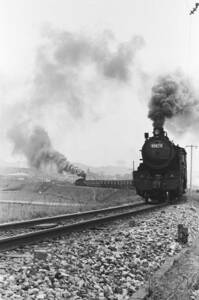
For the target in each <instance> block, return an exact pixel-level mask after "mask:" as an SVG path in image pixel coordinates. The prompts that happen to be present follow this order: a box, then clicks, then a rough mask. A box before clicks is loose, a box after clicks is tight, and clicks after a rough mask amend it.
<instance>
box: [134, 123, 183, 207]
mask: <svg viewBox="0 0 199 300" xmlns="http://www.w3.org/2000/svg"><path fill="white" fill-rule="evenodd" d="M141 153H142V159H141V160H142V163H140V165H139V167H138V169H137V171H134V172H133V178H134V186H135V189H136V192H137V194H138V195H140V196H141V197H143V198H144V199H145V201H146V202H149V201H156V202H157V201H164V200H169V201H172V200H174V199H175V198H177V197H180V196H181V195H182V194H183V193H185V191H186V188H187V163H186V151H185V149H184V148H181V147H179V146H178V145H175V144H174V143H173V142H172V141H171V140H169V138H168V136H167V133H166V132H165V131H164V130H163V128H161V127H160V128H154V130H153V136H151V137H149V134H148V133H145V142H144V145H143V147H142V150H141Z"/></svg>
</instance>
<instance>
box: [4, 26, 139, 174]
mask: <svg viewBox="0 0 199 300" xmlns="http://www.w3.org/2000/svg"><path fill="white" fill-rule="evenodd" d="M143 44H144V41H143V39H142V38H141V37H140V36H135V37H133V38H132V39H131V40H130V41H129V42H125V43H119V44H118V43H117V42H116V40H115V38H114V36H113V34H112V33H110V32H105V33H103V34H102V35H101V36H98V38H95V39H92V38H90V37H88V36H87V35H83V34H81V35H80V34H76V33H70V32H67V31H55V30H49V31H48V32H47V34H45V42H44V45H43V46H42V47H40V48H39V50H38V53H37V56H36V65H35V74H34V76H33V81H32V84H31V89H30V95H29V99H26V101H23V102H22V103H20V104H17V105H16V107H14V109H13V111H12V112H11V114H12V115H13V119H16V122H14V126H13V128H12V129H11V130H10V131H9V138H10V139H11V140H12V141H13V142H14V146H15V152H18V153H21V154H24V155H25V156H26V158H27V160H28V163H29V165H30V166H33V167H35V168H40V166H41V165H42V164H43V163H44V164H47V163H48V162H51V161H53V162H54V163H55V164H56V166H57V169H58V171H59V172H62V170H68V171H70V172H76V171H75V169H74V168H73V166H71V165H70V163H69V162H68V161H67V160H66V158H65V157H64V156H63V155H62V154H60V153H59V152H56V151H54V149H53V147H52V145H51V142H50V139H49V136H48V134H47V132H46V131H45V130H44V129H43V127H44V128H46V124H48V127H49V128H50V126H52V125H51V124H52V123H53V121H52V120H54V123H53V124H55V126H56V125H57V124H58V122H59V126H60V127H61V128H62V130H63V128H64V126H63V124H64V125H65V124H67V125H66V126H68V123H69V124H70V125H71V124H72V125H73V124H74V126H76V124H77V121H79V122H83V120H84V119H85V120H87V119H88V118H90V119H91V120H97V119H98V113H99V112H98V108H97V107H98V106H100V107H105V106H106V105H100V103H98V102H100V101H101V97H100V95H101V94H100V93H104V94H107V93H105V91H107V90H110V89H111V88H110V87H112V86H113V90H114V94H115V93H116V88H117V87H118V84H120V85H124V84H126V83H128V82H129V80H130V78H131V75H132V74H133V70H134V69H136V59H135V57H136V53H137V51H138V50H139V49H140V48H141V47H142V46H143ZM105 89H107V90H105ZM111 95H113V93H111ZM93 116H94V117H95V118H94V117H93ZM19 120H20V122H21V124H23V123H24V122H27V123H28V126H26V131H24V129H23V128H22V126H17V125H16V123H17V124H18V123H19ZM50 121H51V122H50ZM70 122H71V123H70ZM49 123H50V125H49ZM34 124H39V125H40V127H37V128H35V129H31V130H29V129H28V128H29V127H31V128H34ZM43 124H45V125H44V126H43ZM60 124H61V125H60ZM57 126H58V125H57ZM66 126H65V128H64V130H65V129H66V128H67V127H66ZM70 128H71V127H70ZM59 132H60V131H59ZM63 134H65V132H64V133H63Z"/></svg>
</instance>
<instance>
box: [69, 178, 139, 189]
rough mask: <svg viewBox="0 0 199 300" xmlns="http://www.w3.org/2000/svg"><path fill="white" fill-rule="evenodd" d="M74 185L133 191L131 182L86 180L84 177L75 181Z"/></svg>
mask: <svg viewBox="0 0 199 300" xmlns="http://www.w3.org/2000/svg"><path fill="white" fill-rule="evenodd" d="M75 185H80V186H90V187H102V188H115V189H134V186H133V181H132V180H86V178H85V177H83V178H79V179H77V180H76V181H75Z"/></svg>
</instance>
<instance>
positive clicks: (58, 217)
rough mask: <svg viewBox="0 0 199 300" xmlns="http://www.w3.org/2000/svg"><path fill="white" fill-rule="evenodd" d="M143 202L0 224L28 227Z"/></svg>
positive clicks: (1, 226) (107, 211)
mask: <svg viewBox="0 0 199 300" xmlns="http://www.w3.org/2000/svg"><path fill="white" fill-rule="evenodd" d="M143 204H144V202H134V203H131V204H124V205H119V206H110V207H108V208H102V209H95V210H88V211H83V212H77V213H72V214H63V215H56V216H52V217H43V218H36V219H31V220H24V221H16V222H9V223H2V224H0V230H1V229H4V230H7V229H11V228H19V227H27V226H32V225H38V224H44V223H49V222H59V221H65V220H68V219H73V218H79V217H85V216H89V215H93V214H100V213H109V212H114V211H118V210H121V209H129V208H133V207H137V206H140V205H143Z"/></svg>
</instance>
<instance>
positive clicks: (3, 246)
mask: <svg viewBox="0 0 199 300" xmlns="http://www.w3.org/2000/svg"><path fill="white" fill-rule="evenodd" d="M166 205H168V203H162V204H153V205H151V204H143V205H142V206H140V207H139V206H138V207H135V208H134V209H133V208H132V209H131V210H129V211H125V212H122V213H116V214H112V215H109V216H104V217H99V218H92V219H89V220H86V221H80V222H78V223H72V224H67V225H59V226H57V227H53V228H50V229H43V230H38V231H34V232H29V233H24V234H18V235H15V236H11V237H6V238H2V239H0V251H5V250H10V249H14V248H17V247H19V246H22V245H27V244H31V243H34V242H38V241H43V240H46V239H49V238H50V239H51V238H54V237H59V236H61V235H64V234H66V233H70V232H73V231H79V230H82V229H85V228H89V227H91V226H93V225H99V224H103V223H106V222H110V221H113V220H116V219H120V218H124V217H128V216H131V215H133V214H139V213H143V212H148V211H151V210H154V209H158V208H162V207H165V206H166Z"/></svg>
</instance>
